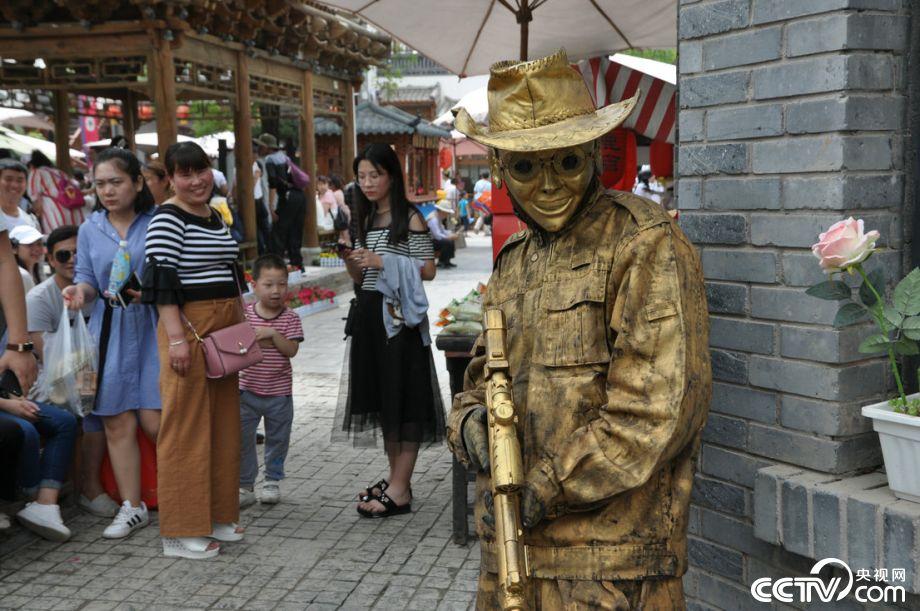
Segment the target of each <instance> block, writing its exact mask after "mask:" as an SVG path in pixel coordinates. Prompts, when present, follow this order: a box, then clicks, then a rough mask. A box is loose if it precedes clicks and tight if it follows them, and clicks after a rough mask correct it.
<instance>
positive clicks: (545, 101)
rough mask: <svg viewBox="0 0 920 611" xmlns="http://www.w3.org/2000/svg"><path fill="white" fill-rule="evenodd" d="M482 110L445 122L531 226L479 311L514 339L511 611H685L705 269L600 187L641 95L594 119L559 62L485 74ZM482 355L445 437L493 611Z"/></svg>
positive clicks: (674, 231)
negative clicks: (606, 150)
mask: <svg viewBox="0 0 920 611" xmlns="http://www.w3.org/2000/svg"><path fill="white" fill-rule="evenodd" d="M488 95H489V125H488V127H482V126H479V125H477V124H476V123H475V122H474V121H473V120H472V118H471V117H470V116H469V115H468V114H467V113H466V111H465V110H460V111H459V113H458V115H457V117H456V122H455V125H456V128H457V129H458V130H460V131H461V132H463V133H464V134H466V135H467V136H468V137H469V138H471V139H472V140H475V141H477V142H479V143H481V144H483V145H485V146H487V147H489V148H490V149H491V153H492V174H493V176H494V177H495V179H496V182H497V183H498V181H499V180H500V181H501V182H503V183H504V184H505V185H507V187H508V192H509V194H510V195H511V198H512V202H513V204H514V209H515V212H516V214H517V216H518V217H519V218H520V219H521V220H522V221H524V222H525V223H526V225H527V229H526V230H524V231H521V232H518V233H516V234H514V235H512V236H511V237H510V238H509V239H508V241H507V242H506V243H505V244H504V246H503V247H502V249H501V252H500V253H499V255H498V258H497V260H496V262H495V269H494V272H493V273H492V277H491V279H490V281H489V286H488V290H487V292H486V295H485V299H484V305H483V311H484V312H486V311H489V310H492V309H496V308H497V309H500V310H501V312H502V313H503V314H504V321H505V325H506V327H507V343H506V349H507V354H506V357H507V358H506V361H505V363H506V365H505V368H506V373H507V376H508V377H510V379H511V389H512V391H513V392H512V393H510V394H512V395H513V406H514V413H515V422H514V426H515V427H516V430H517V437H518V440H519V445H520V453H521V457H520V459H519V462H521V463H522V467H523V468H522V473H523V486H522V487H521V488H520V496H519V499H520V501H519V503H518V502H516V501H515V502H512V504H511V507H512V508H514V507H515V506H519V508H520V510H519V517H520V521H521V529H520V532H521V533H522V537H521V538H522V543H523V546H522V548H523V556H524V558H523V559H522V561H523V562H522V567H523V572H524V573H526V581H524V586H523V596H522V599H523V604H522V605H520V607H519V608H525V609H544V610H555V609H560V610H561V609H564V610H566V611H569V610H572V611H574V610H582V609H649V610H651V609H655V610H658V609H663V610H670V609H682V608H684V607H685V604H684V596H683V588H682V576H683V574H684V572H685V571H686V569H687V537H686V533H687V515H688V509H689V503H690V488H691V486H692V484H693V472H694V463H695V460H696V456H697V453H698V451H699V445H700V431H701V429H702V427H703V424H704V422H705V420H706V415H707V410H708V405H709V399H710V394H711V385H712V374H711V370H710V363H709V348H708V335H709V323H708V313H707V308H706V298H705V293H704V287H703V277H702V271H701V266H700V260H699V257H698V255H697V252H696V250H695V249H694V247H693V246H692V245H691V244H690V242H689V241H688V240H687V238H686V237H685V236H684V234H683V232H681V230H680V229H679V228H678V226H677V225H676V224H675V223H674V221H673V220H672V219H671V218H670V216H669V215H668V214H667V212H665V211H664V210H663V209H662V208H661V207H660V206H659V205H658V204H655V203H653V202H650V201H648V200H645V199H642V198H640V197H638V196H635V195H633V194H631V193H624V192H619V191H605V190H604V189H603V187H602V186H601V185H600V182H599V174H600V172H599V169H598V164H599V147H598V138H599V137H600V136H602V135H604V134H605V133H607V132H609V131H610V130H611V129H613V128H615V127H617V126H618V125H620V124H621V123H622V122H623V121H624V120H625V119H626V117H627V116H628V115H629V113H630V111H631V110H632V109H633V107H634V106H635V103H636V98H632V99H629V100H625V101H623V102H620V103H618V104H614V105H611V106H607V107H605V108H602V109H599V110H595V108H594V104H593V102H592V100H591V97H590V94H589V93H588V89H587V87H586V86H585V83H584V82H583V80H582V78H581V76H580V75H579V74H578V73H577V72H576V71H575V70H574V69H573V68H571V67H570V65H569V62H568V60H567V58H566V56H565V52H564V51H559V52H557V53H555V54H554V55H551V56H549V57H546V58H543V59H538V60H535V61H530V62H523V63H518V62H501V63H498V64H496V65H494V66H493V67H492V69H491V76H490V79H489V88H488ZM486 318H487V320H486V325H487V326H492V325H494V324H495V318H494V317H493V316H487V317H486ZM499 318H501V317H500V316H499ZM490 337H492V336H491V335H490ZM498 337H499V336H498V335H495V336H494V338H498ZM494 338H493V339H494ZM485 346H486V342H485V340H484V339H481V340H480V341H479V342H477V348H478V350H479V356H477V357H476V358H474V359H473V361H472V363H471V364H470V367H469V368H468V370H467V373H466V379H465V385H464V388H465V390H464V392H462V393H461V394H459V395H457V397H456V398H455V401H454V405H453V409H452V411H451V414H450V419H449V426H448V428H449V437H448V440H449V443H450V446H451V449H452V450H453V452H454V454H455V455H456V456H457V457H458V459H459V460H460V461H461V462H463V463H464V464H465V465H467V466H468V467H470V468H474V469H478V470H479V471H480V473H479V475H478V477H477V503H476V524H477V530H478V534H479V537H480V541H481V544H482V568H481V573H480V579H479V593H478V599H477V609H480V610H483V611H485V610H489V611H492V610H495V609H502V608H506V609H507V608H518V607H515V604H516V603H513V602H512V603H508V600H509V598H508V597H507V596H504V595H503V593H502V592H501V591H500V590H501V589H502V587H503V585H502V584H500V583H499V579H498V573H499V569H498V561H499V557H502V558H503V556H501V554H497V553H496V551H497V546H496V545H495V544H494V541H495V529H493V527H492V526H493V525H495V523H496V520H498V519H501V518H502V516H504V515H506V512H505V511H504V509H505V508H507V507H508V505H506V504H503V505H502V506H501V508H502V509H503V511H497V512H495V514H494V515H493V507H494V508H499V504H498V503H497V502H494V501H493V499H494V498H495V497H493V495H492V494H491V491H492V482H491V481H490V477H489V473H490V469H493V468H495V467H500V468H501V469H505V468H506V466H505V465H495V464H493V463H492V461H491V460H490V453H489V443H490V440H489V428H488V426H489V424H490V423H492V415H490V414H489V413H488V412H487V410H486V407H485V406H486V405H487V404H492V405H494V404H495V403H494V402H493V401H492V400H491V399H490V400H489V401H487V400H486V389H487V387H488V388H489V389H492V386H490V385H489V384H488V383H487V379H486V378H487V377H488V376H490V373H491V372H492V371H494V367H493V364H494V363H496V362H497V363H498V366H499V368H500V367H501V358H504V357H502V356H501V355H500V354H498V353H496V354H493V355H491V356H493V357H495V358H493V360H492V361H489V366H487V360H488V359H489V356H490V355H488V354H483V352H484V350H483V349H484V348H485ZM495 359H499V360H498V361H496V360H495ZM496 379H497V378H496ZM502 379H504V378H502ZM490 396H494V395H490ZM505 396H506V398H507V395H505ZM492 430H493V431H496V430H498V429H495V428H493V429H492ZM499 437H500V436H499ZM492 441H493V442H494V441H495V440H494V439H493V440H492ZM514 445H517V444H514ZM492 456H493V457H495V456H497V457H498V460H496V461H495V462H499V461H501V462H507V460H508V459H507V456H508V453H507V452H504V453H503V452H498V453H496V454H493V455H492ZM501 469H499V470H497V471H496V472H499V471H501ZM508 515H510V514H508ZM506 532H507V531H506ZM502 549H505V548H504V546H503V547H502ZM515 566H517V565H515ZM504 572H505V573H507V572H508V571H507V570H505V571H504ZM512 598H513V597H512ZM509 605H510V606H509Z"/></svg>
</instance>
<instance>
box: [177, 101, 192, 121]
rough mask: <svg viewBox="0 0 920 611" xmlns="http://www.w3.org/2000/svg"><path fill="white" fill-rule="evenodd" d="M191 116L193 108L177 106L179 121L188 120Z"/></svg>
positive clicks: (185, 105) (183, 105) (184, 105)
mask: <svg viewBox="0 0 920 611" xmlns="http://www.w3.org/2000/svg"><path fill="white" fill-rule="evenodd" d="M190 115H191V108H189V107H188V105H187V104H179V105H178V106H176V117H178V118H179V119H188V118H189V116H190Z"/></svg>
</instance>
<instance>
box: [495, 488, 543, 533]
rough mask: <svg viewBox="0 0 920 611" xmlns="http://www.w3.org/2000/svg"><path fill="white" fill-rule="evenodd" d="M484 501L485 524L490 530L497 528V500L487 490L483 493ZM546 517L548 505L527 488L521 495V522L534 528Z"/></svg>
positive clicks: (526, 526) (527, 526)
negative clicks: (495, 513)
mask: <svg viewBox="0 0 920 611" xmlns="http://www.w3.org/2000/svg"><path fill="white" fill-rule="evenodd" d="M482 500H483V502H484V503H485V513H483V514H482V521H483V523H484V524H485V525H486V526H488V527H489V528H495V515H494V512H495V500H494V499H493V497H492V492H491V491H490V490H486V491H485V492H483V493H482ZM545 517H546V505H545V504H544V503H543V501H541V500H540V499H539V498H537V494H536V493H535V492H534V491H533V490H531V489H530V488H527V487H525V488H524V490H523V491H522V493H521V521H522V522H523V523H524V527H525V528H533V527H534V526H536V525H537V524H539V523H540V522H542V521H543V518H545Z"/></svg>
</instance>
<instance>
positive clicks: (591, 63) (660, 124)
mask: <svg viewBox="0 0 920 611" xmlns="http://www.w3.org/2000/svg"><path fill="white" fill-rule="evenodd" d="M629 59H632V58H628V59H627V60H624V61H628V60H629ZM637 59H639V58H637ZM648 62H652V64H649V63H648ZM629 63H631V64H633V66H632V67H628V66H626V65H624V64H622V63H620V62H618V61H616V58H615V59H614V60H611V59H610V58H608V57H606V56H604V57H592V58H591V59H584V60H581V61H580V62H578V63H577V64H575V68H576V69H577V70H578V71H579V72H581V75H582V77H584V79H585V82H586V83H587V84H588V90H589V91H590V92H591V96H592V97H593V98H594V103H595V105H596V106H597V107H598V108H601V107H602V106H607V105H608V104H613V103H616V102H619V101H620V100H625V99H626V98H629V97H632V95H633V94H634V93H635V92H636V89H640V90H641V92H642V97H641V98H640V99H639V104H638V105H637V107H636V109H635V110H634V111H633V112H632V114H631V115H630V116H629V118H628V119H627V120H626V122H625V123H624V124H623V126H624V127H628V128H630V129H632V130H634V131H635V132H636V133H639V134H642V135H643V136H645V137H647V138H649V139H651V140H662V141H665V142H670V143H671V144H673V143H674V125H675V122H676V119H677V87H676V86H675V85H674V83H673V82H668V81H667V80H665V78H662V76H664V75H663V73H662V71H661V70H652V69H648V68H646V69H644V70H643V69H641V66H652V65H653V64H660V65H661V66H663V67H669V65H668V64H662V63H661V62H653V60H641V61H639V62H632V61H630V62H629ZM667 78H671V77H667ZM671 80H674V79H673V78H671Z"/></svg>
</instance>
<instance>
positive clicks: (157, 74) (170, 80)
mask: <svg viewBox="0 0 920 611" xmlns="http://www.w3.org/2000/svg"><path fill="white" fill-rule="evenodd" d="M156 45H157V46H156V47H155V48H154V49H153V50H152V51H151V52H150V55H149V58H148V60H147V66H148V68H149V72H150V74H149V80H150V84H151V87H152V89H153V91H152V92H151V95H150V97H151V98H152V99H153V103H154V107H155V108H154V110H155V113H156V114H155V116H156V121H157V150H158V152H159V154H160V161H165V159H166V149H168V148H169V146H170V145H171V144H173V143H174V142H175V141H176V138H177V136H178V133H179V128H178V126H177V125H176V68H175V66H174V65H173V54H172V48H171V47H170V44H169V41H166V40H163V39H157V41H156Z"/></svg>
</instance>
